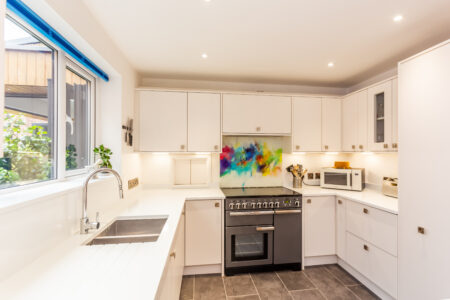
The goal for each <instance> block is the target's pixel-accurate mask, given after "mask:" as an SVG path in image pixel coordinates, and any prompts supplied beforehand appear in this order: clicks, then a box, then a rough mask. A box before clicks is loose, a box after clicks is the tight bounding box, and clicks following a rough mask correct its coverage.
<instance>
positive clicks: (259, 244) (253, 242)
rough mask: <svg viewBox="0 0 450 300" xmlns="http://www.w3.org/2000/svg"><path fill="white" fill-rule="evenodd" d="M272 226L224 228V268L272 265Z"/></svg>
mask: <svg viewBox="0 0 450 300" xmlns="http://www.w3.org/2000/svg"><path fill="white" fill-rule="evenodd" d="M273 230H274V227H273V226H272V225H264V226H238V227H227V228H226V261H225V263H226V267H228V268H230V267H231V268H233V267H245V266H256V265H266V264H272V262H273Z"/></svg>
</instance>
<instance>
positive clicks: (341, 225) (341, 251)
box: [336, 197, 347, 260]
mask: <svg viewBox="0 0 450 300" xmlns="http://www.w3.org/2000/svg"><path fill="white" fill-rule="evenodd" d="M346 204H347V201H346V200H345V199H343V198H339V197H338V198H337V199H336V254H337V256H339V257H340V258H341V259H343V260H345V258H346V247H345V245H346V242H345V239H346V226H345V224H346V217H345V214H346V210H345V206H346Z"/></svg>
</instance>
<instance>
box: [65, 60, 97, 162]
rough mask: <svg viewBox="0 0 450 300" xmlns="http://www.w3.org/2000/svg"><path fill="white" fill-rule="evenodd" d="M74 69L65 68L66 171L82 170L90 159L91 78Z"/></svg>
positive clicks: (72, 67)
mask: <svg viewBox="0 0 450 300" xmlns="http://www.w3.org/2000/svg"><path fill="white" fill-rule="evenodd" d="M76 69H78V68H77V67H76V66H74V65H73V64H69V65H68V66H67V68H66V116H65V120H66V170H77V169H84V167H85V166H88V165H89V164H90V157H91V144H92V143H91V132H90V127H91V126H90V124H91V120H90V119H91V115H92V113H91V111H92V109H91V107H92V106H91V104H92V103H91V98H92V94H93V93H92V91H93V89H92V85H93V78H92V77H91V76H89V75H88V74H82V73H84V72H82V70H77V71H76Z"/></svg>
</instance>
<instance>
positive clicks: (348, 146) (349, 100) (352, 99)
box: [342, 94, 358, 152]
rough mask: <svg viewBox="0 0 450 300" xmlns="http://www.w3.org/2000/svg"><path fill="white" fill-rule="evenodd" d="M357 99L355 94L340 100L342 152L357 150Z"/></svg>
mask: <svg viewBox="0 0 450 300" xmlns="http://www.w3.org/2000/svg"><path fill="white" fill-rule="evenodd" d="M357 100H358V98H357V96H356V94H352V95H350V96H347V97H345V98H344V99H342V150H343V151H347V152H354V151H357V149H358V102H357Z"/></svg>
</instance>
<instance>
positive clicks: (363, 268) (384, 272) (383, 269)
mask: <svg viewBox="0 0 450 300" xmlns="http://www.w3.org/2000/svg"><path fill="white" fill-rule="evenodd" d="M347 262H348V263H349V264H350V265H351V266H352V267H353V268H355V269H356V270H357V271H359V272H360V273H361V274H362V275H364V276H365V277H367V278H368V279H370V280H371V281H372V282H373V283H375V284H376V285H378V286H379V287H380V288H381V289H383V290H384V291H385V292H387V293H388V294H390V295H391V296H393V297H394V298H396V297H397V258H396V257H394V256H392V255H390V254H389V253H387V252H385V251H384V250H381V249H379V248H378V247H376V246H375V245H373V244H371V243H369V242H366V241H364V240H362V239H360V238H358V237H357V236H355V235H353V234H351V233H349V232H347Z"/></svg>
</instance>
